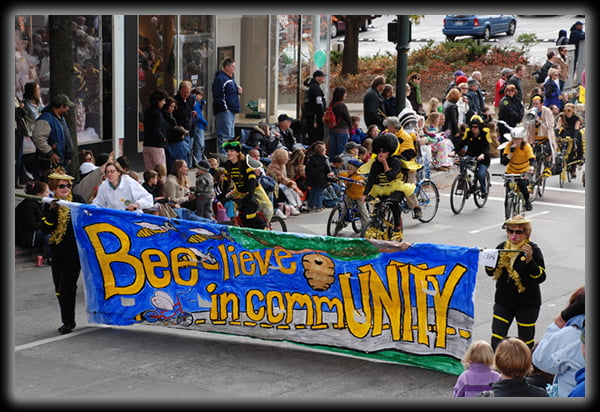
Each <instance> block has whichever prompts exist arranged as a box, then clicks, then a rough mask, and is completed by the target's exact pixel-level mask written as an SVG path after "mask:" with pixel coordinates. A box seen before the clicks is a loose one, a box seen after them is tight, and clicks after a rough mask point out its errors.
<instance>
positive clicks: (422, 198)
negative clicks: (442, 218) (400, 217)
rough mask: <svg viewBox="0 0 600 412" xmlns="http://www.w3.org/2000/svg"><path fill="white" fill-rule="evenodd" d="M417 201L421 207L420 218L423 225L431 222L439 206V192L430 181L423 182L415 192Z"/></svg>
mask: <svg viewBox="0 0 600 412" xmlns="http://www.w3.org/2000/svg"><path fill="white" fill-rule="evenodd" d="M417 201H418V202H419V206H421V217H420V218H419V220H420V221H421V222H423V223H427V222H431V220H432V219H433V218H434V217H435V215H436V213H437V211H438V208H439V206H440V191H439V190H438V188H437V186H436V185H435V183H433V182H432V181H431V180H424V181H422V182H421V185H420V186H419V190H418V191H417Z"/></svg>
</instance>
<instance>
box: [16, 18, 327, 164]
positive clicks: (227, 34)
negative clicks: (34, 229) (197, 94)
mask: <svg viewBox="0 0 600 412" xmlns="http://www.w3.org/2000/svg"><path fill="white" fill-rule="evenodd" d="M70 17H71V19H72V37H73V67H72V68H71V70H72V72H73V91H74V92H73V93H74V95H73V96H72V97H73V99H74V101H75V102H76V130H77V144H78V147H79V149H82V148H85V149H90V150H92V151H93V152H94V153H95V154H98V153H101V152H109V151H112V150H114V151H115V153H116V155H117V156H118V155H121V154H124V155H126V156H127V157H129V158H130V160H135V159H136V158H139V159H141V152H142V143H143V138H144V131H143V122H142V120H143V112H144V110H145V108H146V107H147V104H148V96H149V94H150V93H151V92H152V90H154V89H155V88H162V89H164V90H165V91H166V92H167V93H168V94H169V95H174V94H175V93H176V92H177V88H178V85H179V83H180V82H181V81H183V80H189V81H191V82H192V84H193V86H194V87H202V88H203V89H204V90H205V98H206V100H207V102H208V104H207V105H206V106H205V108H206V112H205V113H204V116H205V118H206V119H207V120H208V122H209V125H208V129H207V130H206V138H207V149H208V150H210V151H214V150H215V147H214V144H215V141H216V139H214V136H213V131H214V122H213V121H212V119H213V116H212V104H210V102H211V98H212V96H211V85H212V80H213V78H214V75H215V72H216V71H218V70H219V69H220V68H221V62H222V61H223V60H224V59H225V58H227V57H233V58H234V60H235V61H236V63H237V70H236V74H235V76H236V81H237V82H238V84H240V85H241V86H242V87H243V93H242V95H241V96H240V100H241V107H242V112H241V113H239V114H238V115H236V127H237V128H242V127H249V126H252V125H255V124H257V122H258V121H261V120H263V121H267V122H269V123H274V122H275V121H276V119H277V116H278V115H279V114H281V113H286V114H288V115H289V116H291V117H294V118H300V115H301V101H302V92H303V85H302V82H303V80H304V79H306V78H307V77H310V76H311V74H312V72H313V71H314V70H316V69H321V70H323V71H324V72H326V73H327V72H328V67H329V64H328V63H329V49H330V31H329V29H330V24H329V22H330V20H331V16H328V15H233V14H231V15H181V14H164V15H159V14H154V15H152V14H148V15H73V16H70ZM48 21H49V16H48V15H27V14H18V15H15V38H14V40H15V83H14V88H15V97H17V98H22V95H23V88H24V85H25V83H27V82H31V81H36V82H38V83H39V84H40V85H41V88H42V98H43V100H44V102H45V103H47V102H48V101H49V95H50V84H51V82H50V79H51V75H52V73H51V72H50V64H49V58H50V57H49V56H50V53H49V50H50V48H51V47H52V43H51V39H50V36H49V35H48ZM68 69H69V68H65V70H68ZM323 87H324V90H325V91H326V90H327V89H328V84H327V83H326V84H325V85H323ZM33 151H34V148H33V143H32V142H31V141H26V142H25V154H30V155H31V154H32V153H33Z"/></svg>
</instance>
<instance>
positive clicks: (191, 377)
mask: <svg viewBox="0 0 600 412" xmlns="http://www.w3.org/2000/svg"><path fill="white" fill-rule="evenodd" d="M501 170H502V166H500V165H499V164H498V163H497V161H495V162H494V163H493V164H492V167H491V172H492V173H497V172H500V171H501ZM455 173H456V172H455V171H448V172H435V173H434V175H433V179H434V181H436V182H437V183H438V184H439V186H440V188H441V189H442V195H441V203H440V209H439V211H438V214H437V216H436V217H435V218H434V220H433V221H432V222H430V223H427V224H423V223H419V222H416V221H414V220H412V219H411V218H410V217H409V216H407V215H404V218H405V239H406V240H407V241H409V242H415V243H417V242H431V243H440V244H449V245H464V246H476V247H484V248H493V247H495V245H496V244H497V243H498V242H500V241H502V240H503V239H504V238H505V235H504V232H503V231H502V230H501V229H500V225H501V222H502V220H503V219H502V216H503V212H502V203H503V188H502V186H501V184H500V182H499V181H497V180H496V181H494V182H493V186H492V192H491V195H490V198H489V201H488V202H487V204H486V206H485V207H484V208H483V209H477V208H476V207H475V205H474V204H473V202H472V201H471V200H470V199H469V201H468V202H467V204H466V206H465V208H464V210H463V211H462V212H461V214H459V215H454V214H453V213H452V211H451V210H450V208H449V198H448V187H449V185H450V183H451V181H452V179H453V178H454V175H455ZM496 179H497V178H496ZM557 182H558V177H557V176H553V177H551V178H550V180H549V182H548V187H547V189H546V193H545V194H544V197H543V198H542V199H540V200H538V201H536V203H535V204H534V210H533V211H532V212H530V213H529V214H528V215H529V216H530V217H531V218H532V220H533V240H534V241H536V242H537V243H538V244H539V245H540V246H541V248H542V250H543V253H544V257H545V259H546V266H547V271H548V279H547V281H546V282H545V283H544V284H543V285H542V296H543V306H542V311H541V314H540V319H539V320H538V327H537V332H536V338H537V339H539V338H540V337H541V336H542V334H543V332H544V329H545V327H546V325H547V324H549V322H551V321H552V320H553V318H554V316H555V315H556V314H557V313H558V311H559V310H561V309H562V307H564V306H565V304H566V302H567V299H568V297H569V295H570V294H571V293H572V291H573V290H575V289H576V288H577V287H578V286H579V285H582V284H584V283H585V244H586V242H585V237H586V235H585V234H586V224H585V210H584V206H585V192H584V190H583V187H582V185H581V182H580V181H576V182H571V183H568V184H567V185H566V187H565V188H564V189H559V188H558V183H557ZM328 213H329V209H325V211H323V212H320V213H309V214H302V215H300V216H295V217H289V218H288V226H289V228H290V230H293V231H299V232H303V233H312V234H316V235H323V234H324V233H325V230H326V229H325V228H326V226H325V225H326V219H327V216H328ZM342 235H345V236H351V235H352V233H351V231H347V230H346V231H344V232H342ZM80 282H81V281H80ZM493 291H494V284H493V281H491V280H490V278H488V277H487V276H486V275H485V274H484V272H483V271H482V270H481V268H480V271H479V273H478V281H477V286H476V290H475V295H474V302H475V326H474V331H473V333H474V336H473V338H474V339H485V340H489V334H490V320H491V310H492V297H493ZM77 304H78V306H77V324H78V327H77V329H76V330H75V331H74V332H73V333H71V334H68V335H64V336H61V335H59V334H58V333H57V331H56V328H57V327H58V326H59V323H58V305H57V302H56V298H55V296H54V294H53V292H52V282H51V276H50V270H49V268H48V267H42V268H37V267H35V266H34V264H33V261H30V260H28V261H19V262H17V264H16V274H15V280H14V308H15V315H14V338H13V339H12V341H13V342H14V345H15V349H14V353H13V354H14V365H13V369H12V375H11V376H10V378H11V379H8V380H7V382H11V383H13V386H12V388H11V389H12V391H13V393H14V395H15V397H16V399H18V400H20V401H26V404H28V405H29V404H30V402H38V401H41V400H44V402H45V405H47V403H46V402H50V403H55V402H58V403H62V402H64V401H67V402H76V403H86V402H89V401H98V402H102V403H105V402H122V401H136V402H152V404H156V402H161V401H162V402H166V403H173V402H177V401H180V402H184V403H185V402H194V403H195V404H198V405H203V406H204V405H207V404H210V403H223V402H227V401H230V402H240V401H242V400H243V401H244V403H246V402H247V401H255V402H259V403H265V402H270V401H273V402H294V403H295V402H301V401H309V400H322V401H332V402H336V403H339V402H344V401H347V402H351V403H352V404H354V403H355V402H356V401H367V400H368V401H369V402H370V401H379V402H384V403H391V402H406V401H407V400H408V401H418V402H422V401H423V400H433V401H436V400H440V399H444V398H448V397H451V393H452V386H453V385H454V383H455V381H456V377H455V376H452V375H447V374H444V373H440V372H434V371H431V370H427V369H422V368H416V367H408V366H402V365H398V364H390V363H382V362H374V361H368V360H364V359H358V358H354V357H350V356H344V355H339V354H334V353H331V352H327V353H325V352H321V351H319V350H314V349H309V348H306V347H302V346H298V345H295V344H293V343H288V342H269V341H263V340H260V339H253V338H245V337H239V336H230V335H219V334H211V333H204V332H191V331H182V330H176V329H168V328H160V327H151V326H139V325H138V326H129V327H112V326H111V327H109V326H102V325H89V324H88V323H87V322H86V315H85V297H84V296H83V287H82V285H81V286H80V289H79V295H78V302H77ZM514 333H515V331H514V326H513V330H511V334H514Z"/></svg>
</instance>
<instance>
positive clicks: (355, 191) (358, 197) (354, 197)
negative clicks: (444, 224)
mask: <svg viewBox="0 0 600 412" xmlns="http://www.w3.org/2000/svg"><path fill="white" fill-rule="evenodd" d="M361 166H362V162H361V161H360V160H358V159H350V160H348V163H347V164H346V170H344V171H342V172H340V173H339V174H338V176H340V177H345V178H347V179H352V180H355V181H356V183H353V182H348V181H346V192H345V193H346V199H345V202H346V207H347V208H348V209H351V208H352V203H353V202H356V203H355V204H356V209H357V210H358V213H359V214H360V221H361V224H362V227H365V226H367V223H368V222H369V212H368V211H367V205H366V204H365V201H364V200H363V198H362V197H363V194H364V192H365V183H366V182H365V178H364V177H363V176H361V175H359V174H358V173H357V170H358V168H359V167H361Z"/></svg>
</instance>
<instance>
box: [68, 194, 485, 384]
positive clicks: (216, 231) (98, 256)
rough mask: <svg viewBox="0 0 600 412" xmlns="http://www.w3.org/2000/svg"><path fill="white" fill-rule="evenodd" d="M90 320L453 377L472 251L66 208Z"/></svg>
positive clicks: (468, 318) (463, 342) (463, 330)
mask: <svg viewBox="0 0 600 412" xmlns="http://www.w3.org/2000/svg"><path fill="white" fill-rule="evenodd" d="M70 207H71V209H72V219H73V223H74V227H75V233H76V237H77V243H78V247H79V252H80V257H81V263H82V274H83V279H84V286H85V292H86V300H87V312H88V316H89V322H91V323H101V324H109V325H130V324H134V323H144V324H156V325H162V326H172V327H179V328H187V329H190V330H200V331H211V332H219V333H226V334H236V335H246V336H253V337H258V338H262V339H268V340H285V341H290V342H296V343H299V344H303V345H311V346H314V347H317V348H320V349H327V350H331V351H337V352H344V353H349V354H353V355H358V356H363V357H366V358H374V359H381V360H387V361H392V362H398V363H402V364H410V365H416V366H420V367H426V368H430V369H435V370H440V371H443V372H447V373H452V374H460V372H462V370H463V368H462V365H461V364H460V359H461V358H462V356H463V355H464V353H465V351H466V348H467V347H468V346H469V344H470V343H471V334H472V328H473V314H474V313H473V312H474V305H473V292H474V289H475V281H476V274H477V263H478V258H479V250H478V249H476V248H465V247H457V246H444V245H435V244H429V243H423V244H414V245H412V246H411V247H409V248H408V249H407V250H405V251H401V250H399V249H398V248H396V247H394V245H393V244H392V243H390V242H381V241H378V242H375V241H368V240H365V239H356V238H333V237H326V236H312V235H304V234H298V233H281V232H269V231H262V230H254V229H244V228H238V227H231V226H223V225H218V224H212V223H202V222H192V221H184V220H179V219H168V218H164V217H160V216H153V215H148V214H141V213H135V212H126V211H119V210H112V209H105V208H99V207H96V206H93V205H78V204H73V203H71V204H70Z"/></svg>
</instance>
